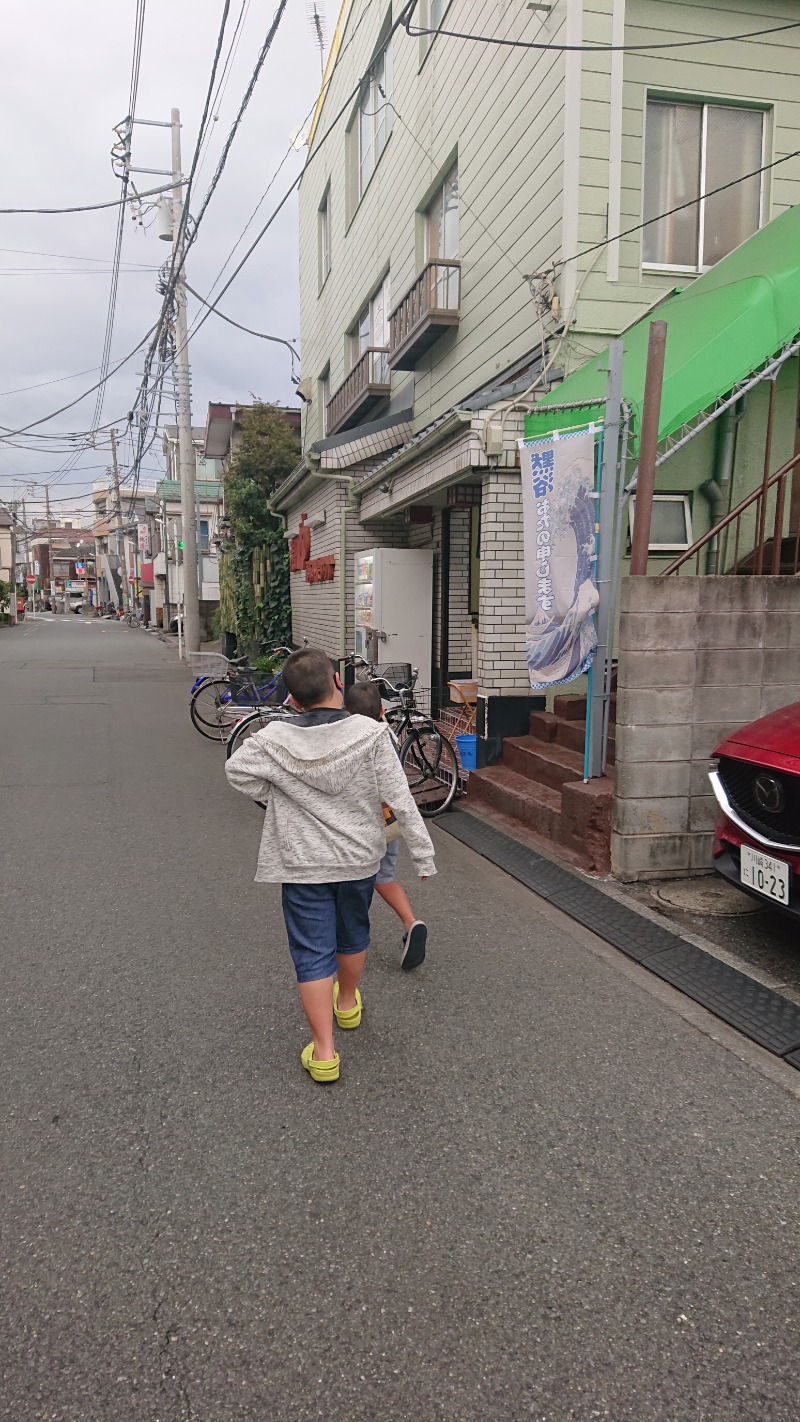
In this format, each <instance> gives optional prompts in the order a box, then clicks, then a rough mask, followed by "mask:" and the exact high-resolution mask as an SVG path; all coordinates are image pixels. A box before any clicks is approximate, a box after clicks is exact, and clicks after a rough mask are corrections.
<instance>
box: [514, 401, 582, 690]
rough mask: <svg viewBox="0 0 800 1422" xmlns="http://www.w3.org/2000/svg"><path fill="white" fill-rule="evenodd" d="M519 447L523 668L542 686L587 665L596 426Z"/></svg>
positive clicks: (533, 682) (523, 442)
mask: <svg viewBox="0 0 800 1422" xmlns="http://www.w3.org/2000/svg"><path fill="white" fill-rule="evenodd" d="M519 447H520V454H521V468H522V517H523V539H524V549H525V627H526V651H527V659H528V672H529V675H530V683H531V689H532V690H533V691H546V690H547V688H548V687H551V686H558V685H559V684H560V683H561V682H565V681H573V680H574V678H575V677H577V676H580V675H581V673H582V672H585V671H588V669H589V667H590V666H591V663H592V658H593V657H594V652H595V647H596V645H597V633H596V630H595V622H594V613H595V609H596V607H597V603H598V596H597V584H596V573H595V517H596V513H595V500H594V497H593V496H594V485H595V474H594V469H595V428H594V426H593V425H592V426H590V427H589V428H588V429H582V430H577V431H572V430H570V431H568V432H565V433H562V432H560V431H558V430H556V431H554V432H553V433H552V434H550V435H547V436H546V438H544V439H536V440H520V442H519Z"/></svg>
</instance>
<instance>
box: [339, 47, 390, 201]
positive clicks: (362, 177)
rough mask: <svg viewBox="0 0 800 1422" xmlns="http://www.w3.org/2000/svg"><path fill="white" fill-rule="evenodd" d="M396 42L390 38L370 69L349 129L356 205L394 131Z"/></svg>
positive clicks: (353, 193) (353, 197) (353, 196)
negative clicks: (393, 61) (394, 47)
mask: <svg viewBox="0 0 800 1422" xmlns="http://www.w3.org/2000/svg"><path fill="white" fill-rule="evenodd" d="M392 88H393V85H392V42H391V40H389V41H388V43H387V45H386V48H385V49H383V50H382V51H381V53H380V54H379V55H378V57H377V59H376V60H375V62H374V64H373V65H372V68H371V69H370V75H369V79H368V80H367V82H366V84H365V85H364V88H363V89H362V91H361V97H360V99H359V103H358V113H357V115H356V118H355V120H354V122H353V124H352V126H351V128H350V130H349V133H348V141H349V145H350V155H349V157H350V169H351V181H352V188H353V191H352V193H351V196H352V199H353V205H354V206H355V203H357V202H358V201H359V200H360V198H361V197H362V196H363V194H364V192H365V190H366V187H367V184H368V183H369V180H370V178H371V177H372V174H373V173H374V171H375V168H376V165H377V162H378V159H379V158H380V156H381V154H382V152H383V150H384V148H385V147H386V144H387V141H388V138H389V134H390V133H391V131H392V122H393V120H394V111H393V110H392V108H391V107H390V100H391V98H392Z"/></svg>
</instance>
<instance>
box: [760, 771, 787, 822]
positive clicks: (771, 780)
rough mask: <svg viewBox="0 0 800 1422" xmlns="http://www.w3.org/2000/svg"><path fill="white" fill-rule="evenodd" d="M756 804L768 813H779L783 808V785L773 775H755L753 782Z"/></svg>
mask: <svg viewBox="0 0 800 1422" xmlns="http://www.w3.org/2000/svg"><path fill="white" fill-rule="evenodd" d="M753 794H754V796H755V800H756V804H757V805H758V806H759V807H760V808H761V809H762V810H765V811H766V812H767V814H768V815H779V814H780V812H781V810H782V809H783V804H784V796H783V786H782V785H781V782H780V780H776V779H775V776H774V775H757V776H756V778H755V780H754V782H753Z"/></svg>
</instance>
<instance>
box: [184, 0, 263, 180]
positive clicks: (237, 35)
mask: <svg viewBox="0 0 800 1422" xmlns="http://www.w3.org/2000/svg"><path fill="white" fill-rule="evenodd" d="M249 9H250V0H242V5H241V9H240V10H239V18H238V20H237V21H236V25H235V27H234V31H233V35H232V37H231V42H230V45H229V46H228V53H227V55H226V56H225V63H224V64H223V66H222V73H221V74H220V76H219V83H218V84H217V89H216V93H215V94H214V97H213V99H212V100H211V107H212V110H215V112H214V115H213V121H214V123H216V121H217V119H218V118H219V112H218V110H219V106H220V104H221V103H222V100H223V98H224V97H225V90H226V89H227V87H228V84H229V82H230V78H231V74H232V72H233V70H232V66H233V61H234V59H235V58H236V54H237V53H238V49H239V44H240V42H241V38H242V29H243V25H244V21H245V19H246V17H247V12H248V10H249ZM213 131H214V130H213V127H212V125H211V124H209V126H208V129H207V130H206V136H205V139H204V141H203V147H202V152H201V154H200V161H199V163H198V165H197V174H198V175H199V173H200V170H201V169H202V167H203V164H204V163H205V161H206V158H207V157H208V152H209V148H210V146H211V135H212V133H213Z"/></svg>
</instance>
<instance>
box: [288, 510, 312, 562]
mask: <svg viewBox="0 0 800 1422" xmlns="http://www.w3.org/2000/svg"><path fill="white" fill-rule="evenodd" d="M307 518H308V514H301V516H300V526H299V528H298V530H297V532H296V534H295V535H294V538H290V539H289V571H290V572H291V573H302V571H303V569H304V568H305V566H306V564H307V562H308V560H309V558H310V557H311V529H310V528H307V527H306V519H307Z"/></svg>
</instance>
